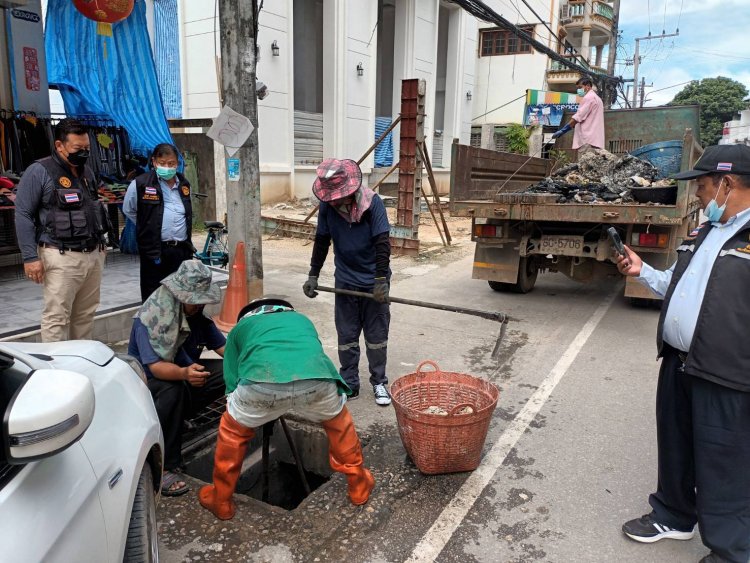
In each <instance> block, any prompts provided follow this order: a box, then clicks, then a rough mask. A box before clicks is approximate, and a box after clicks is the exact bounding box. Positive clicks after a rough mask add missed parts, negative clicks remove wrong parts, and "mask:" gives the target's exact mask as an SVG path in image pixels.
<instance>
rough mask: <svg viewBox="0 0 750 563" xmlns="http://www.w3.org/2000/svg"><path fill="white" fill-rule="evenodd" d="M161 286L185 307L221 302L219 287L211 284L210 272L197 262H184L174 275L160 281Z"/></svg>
mask: <svg viewBox="0 0 750 563" xmlns="http://www.w3.org/2000/svg"><path fill="white" fill-rule="evenodd" d="M161 284H162V285H163V286H164V287H166V288H167V289H168V290H169V291H170V292H171V293H172V295H174V296H175V297H176V298H177V299H178V300H179V301H180V302H181V303H185V304H187V305H206V304H208V303H218V302H219V301H221V290H220V289H219V286H217V285H215V284H212V283H211V270H209V269H208V268H207V267H206V266H205V265H204V264H203V263H202V262H200V261H198V260H186V261H185V262H183V263H182V264H180V267H179V268H178V270H177V271H176V272H175V273H174V274H170V275H168V276H167V277H166V278H164V279H163V280H161Z"/></svg>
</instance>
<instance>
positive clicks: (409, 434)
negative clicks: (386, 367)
mask: <svg viewBox="0 0 750 563" xmlns="http://www.w3.org/2000/svg"><path fill="white" fill-rule="evenodd" d="M427 365H429V366H432V367H433V368H434V371H423V369H422V368H423V367H424V366H427ZM498 395H499V391H498V389H497V387H495V386H494V385H493V384H492V383H490V382H488V381H484V380H482V379H479V378H477V377H473V376H471V375H466V374H463V373H454V372H448V371H440V368H439V367H438V366H437V364H435V362H431V361H425V362H422V363H421V364H419V366H418V367H417V371H416V372H414V373H410V374H408V375H404V376H403V377H401V378H399V379H398V380H396V382H395V383H394V384H393V385H392V386H391V397H392V398H393V406H394V408H395V409H396V420H397V421H398V431H399V434H400V435H401V441H402V442H403V443H404V448H406V451H407V453H408V454H409V457H411V459H412V461H413V462H414V464H415V465H416V466H417V468H418V469H419V470H420V471H421V472H422V473H425V474H427V475H436V474H439V473H456V472H459V471H473V470H474V469H476V468H477V466H478V465H479V461H480V460H481V458H482V447H483V446H484V440H485V438H486V437H487V430H488V429H489V426H490V420H491V418H492V413H493V411H494V410H495V406H496V405H497V398H498ZM465 406H470V407H471V408H472V409H473V411H474V412H473V413H470V414H457V413H458V412H459V411H460V410H462V408H463V407H465ZM429 407H439V408H441V409H443V410H445V411H447V412H448V413H449V414H448V415H447V416H445V415H440V414H428V413H425V412H423V411H425V410H427V409H428V408H429Z"/></svg>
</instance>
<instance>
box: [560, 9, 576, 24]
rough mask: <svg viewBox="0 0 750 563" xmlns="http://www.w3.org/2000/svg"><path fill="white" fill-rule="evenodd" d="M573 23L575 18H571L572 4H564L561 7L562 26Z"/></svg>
mask: <svg viewBox="0 0 750 563" xmlns="http://www.w3.org/2000/svg"><path fill="white" fill-rule="evenodd" d="M571 21H573V18H572V17H571V16H570V4H563V5H562V6H560V25H565V24H566V23H570V22H571Z"/></svg>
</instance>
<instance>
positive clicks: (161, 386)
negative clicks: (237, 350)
mask: <svg viewBox="0 0 750 563" xmlns="http://www.w3.org/2000/svg"><path fill="white" fill-rule="evenodd" d="M200 363H201V365H203V366H205V367H206V369H207V370H209V371H210V372H211V375H210V376H209V377H208V379H207V380H206V384H205V385H204V386H203V387H193V386H192V385H190V384H189V383H188V382H187V381H165V380H163V379H156V378H155V377H154V378H151V379H149V380H148V388H149V390H150V391H151V396H152V397H153V398H154V406H156V413H157V414H158V415H159V423H160V424H161V431H162V434H164V450H165V451H164V469H165V470H166V471H172V470H174V469H175V468H177V467H179V466H180V465H181V464H182V423H183V422H184V421H185V419H186V418H190V417H191V416H193V415H195V414H196V413H197V412H198V411H200V410H201V409H202V408H204V407H206V406H208V405H210V404H211V403H213V402H214V401H215V400H216V399H218V398H219V397H221V396H223V395H224V394H225V387H224V371H223V369H222V360H201V361H200Z"/></svg>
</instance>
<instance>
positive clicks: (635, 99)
mask: <svg viewBox="0 0 750 563" xmlns="http://www.w3.org/2000/svg"><path fill="white" fill-rule="evenodd" d="M679 34H680V30H679V29H678V30H677V31H676V32H674V33H662V34H661V35H647V36H645V37H638V38H636V40H635V55H634V56H633V107H634V108H637V107H638V65H639V64H641V61H640V60H639V59H640V44H641V41H651V40H652V39H666V38H667V37H677V36H678V35H679Z"/></svg>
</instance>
